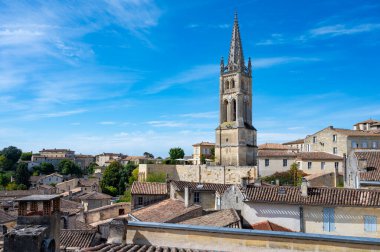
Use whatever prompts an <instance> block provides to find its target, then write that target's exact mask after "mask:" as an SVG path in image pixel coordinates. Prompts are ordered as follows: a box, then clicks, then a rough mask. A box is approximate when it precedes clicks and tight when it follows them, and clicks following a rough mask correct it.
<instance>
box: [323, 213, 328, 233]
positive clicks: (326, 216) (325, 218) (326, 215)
mask: <svg viewBox="0 0 380 252" xmlns="http://www.w3.org/2000/svg"><path fill="white" fill-rule="evenodd" d="M323 231H329V209H328V208H323Z"/></svg>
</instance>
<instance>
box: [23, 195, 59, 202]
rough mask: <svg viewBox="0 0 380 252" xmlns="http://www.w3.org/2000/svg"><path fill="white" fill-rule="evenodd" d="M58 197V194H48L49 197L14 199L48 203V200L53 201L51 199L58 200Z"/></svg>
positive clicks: (33, 196)
mask: <svg viewBox="0 0 380 252" xmlns="http://www.w3.org/2000/svg"><path fill="white" fill-rule="evenodd" d="M60 197H61V195H59V194H50V195H46V194H40V195H38V194H35V195H29V196H26V197H22V198H19V199H16V201H49V200H53V199H58V198H60Z"/></svg>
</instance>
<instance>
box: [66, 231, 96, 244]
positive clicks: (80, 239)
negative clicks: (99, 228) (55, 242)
mask: <svg viewBox="0 0 380 252" xmlns="http://www.w3.org/2000/svg"><path fill="white" fill-rule="evenodd" d="M95 234H96V230H78V229H62V230H61V235H60V245H61V247H73V248H87V247H90V246H91V243H92V242H93V240H94V238H95Z"/></svg>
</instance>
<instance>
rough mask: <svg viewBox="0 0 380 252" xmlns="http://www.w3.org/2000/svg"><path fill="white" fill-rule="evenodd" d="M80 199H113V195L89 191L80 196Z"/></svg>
mask: <svg viewBox="0 0 380 252" xmlns="http://www.w3.org/2000/svg"><path fill="white" fill-rule="evenodd" d="M79 199H87V200H89V199H90V200H94V199H96V200H98V199H112V197H111V196H110V195H108V194H104V193H100V192H89V193H85V194H84V195H82V196H79Z"/></svg>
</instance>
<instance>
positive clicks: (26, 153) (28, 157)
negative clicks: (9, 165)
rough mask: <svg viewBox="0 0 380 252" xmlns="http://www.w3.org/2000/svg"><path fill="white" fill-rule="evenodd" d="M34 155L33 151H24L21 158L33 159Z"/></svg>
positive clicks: (24, 159) (25, 159) (23, 159)
mask: <svg viewBox="0 0 380 252" xmlns="http://www.w3.org/2000/svg"><path fill="white" fill-rule="evenodd" d="M32 155H33V153H32V152H23V153H22V154H21V157H20V159H21V160H22V161H31V160H32Z"/></svg>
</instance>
